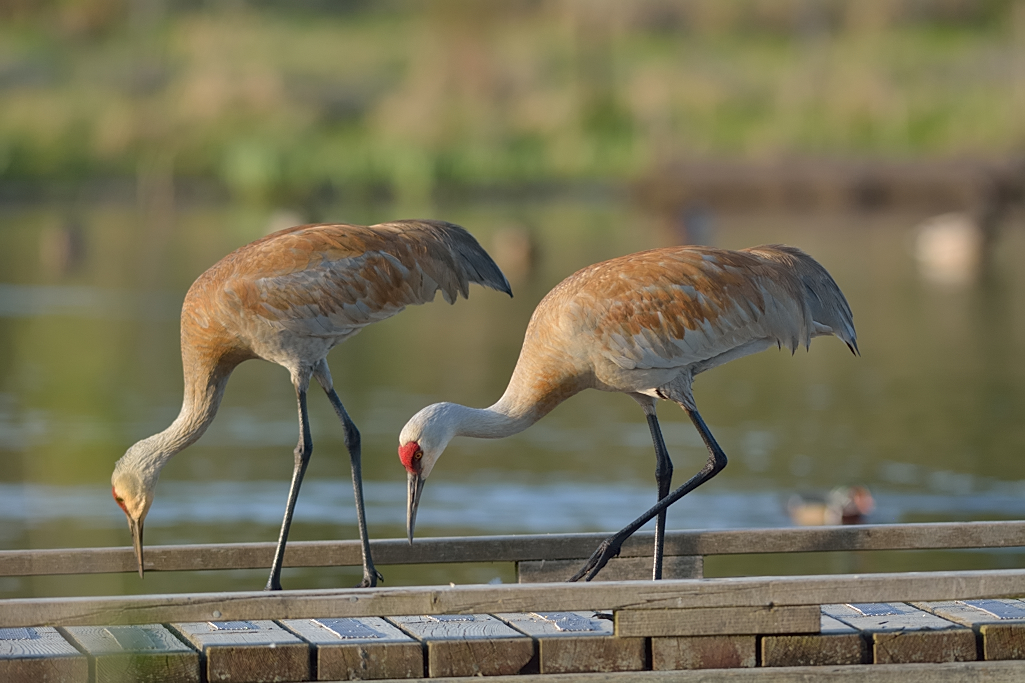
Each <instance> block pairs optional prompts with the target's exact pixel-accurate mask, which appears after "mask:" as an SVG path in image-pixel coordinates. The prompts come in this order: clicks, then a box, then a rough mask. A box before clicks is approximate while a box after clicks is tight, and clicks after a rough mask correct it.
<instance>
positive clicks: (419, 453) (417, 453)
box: [413, 451, 424, 460]
mask: <svg viewBox="0 0 1025 683" xmlns="http://www.w3.org/2000/svg"><path fill="white" fill-rule="evenodd" d="M413 457H414V458H416V459H417V460H419V459H420V458H422V457H424V452H423V451H417V452H416V455H414V456H413Z"/></svg>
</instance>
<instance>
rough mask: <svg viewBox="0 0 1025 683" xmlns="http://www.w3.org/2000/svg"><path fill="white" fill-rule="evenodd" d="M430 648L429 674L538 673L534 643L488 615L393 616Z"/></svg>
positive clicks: (428, 658) (400, 624) (438, 675)
mask: <svg viewBox="0 0 1025 683" xmlns="http://www.w3.org/2000/svg"><path fill="white" fill-rule="evenodd" d="M389 621H391V622H392V623H393V624H395V625H396V626H398V627H399V628H401V629H403V630H404V631H406V632H407V633H409V634H410V635H412V636H413V637H414V638H417V639H418V640H420V641H421V642H422V643H423V644H424V646H425V647H426V649H427V675H428V676H430V677H431V678H439V677H449V676H501V675H509V674H519V673H536V672H537V657H536V652H535V650H534V641H533V640H531V639H530V638H528V637H527V636H525V635H524V634H522V633H520V632H519V631H517V630H515V629H513V628H511V627H510V626H509V625H508V624H506V623H504V622H502V621H501V620H499V619H496V618H495V617H493V616H490V615H487V614H463V615H438V616H418V617H390V618H389Z"/></svg>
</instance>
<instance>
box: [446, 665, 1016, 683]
mask: <svg viewBox="0 0 1025 683" xmlns="http://www.w3.org/2000/svg"><path fill="white" fill-rule="evenodd" d="M1023 676H1025V663H1022V662H956V663H948V664H879V665H875V666H861V665H857V666H796V667H790V666H788V667H772V668H753V669H699V670H692V671H620V672H614V673H584V674H540V675H526V676H496V677H494V678H490V679H488V683H699V682H700V683H713V682H715V683H718V682H719V681H723V682H725V683H732V682H734V681H740V683H748V682H750V683H820V682H821V681H825V682H826V683H937V682H938V681H942V683H978V682H979V681H986V683H1020V682H1021V681H1022V680H1023ZM446 683H480V678H476V677H473V678H471V677H464V678H451V679H448V680H447V681H446Z"/></svg>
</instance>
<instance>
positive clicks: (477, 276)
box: [374, 220, 512, 303]
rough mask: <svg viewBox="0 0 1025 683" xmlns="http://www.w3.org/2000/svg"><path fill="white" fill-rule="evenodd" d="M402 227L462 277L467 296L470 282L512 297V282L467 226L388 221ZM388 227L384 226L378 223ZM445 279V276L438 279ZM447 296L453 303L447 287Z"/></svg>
mask: <svg viewBox="0 0 1025 683" xmlns="http://www.w3.org/2000/svg"><path fill="white" fill-rule="evenodd" d="M385 225H387V226H394V227H397V228H400V229H401V230H402V232H403V233H406V234H407V235H410V236H411V237H412V236H413V235H415V237H413V239H415V240H416V241H417V242H418V243H419V246H420V247H421V248H423V249H425V250H426V252H427V254H428V256H429V257H430V260H433V261H434V262H436V263H439V264H444V265H445V266H447V269H448V270H449V272H450V274H454V275H456V276H457V277H458V287H459V292H460V293H461V294H462V295H463V296H464V297H466V296H467V295H468V294H469V285H470V283H476V284H479V285H483V286H484V287H490V288H491V289H494V290H497V291H499V292H505V293H506V294H508V295H509V296H512V288H511V287H510V286H509V281H508V280H507V279H506V278H505V275H504V274H502V271H501V269H500V268H499V267H498V265H497V264H496V263H495V262H494V260H492V258H491V256H490V255H489V254H488V252H486V251H484V247H482V246H481V245H480V243H479V242H477V240H476V239H475V238H474V236H473V235H471V234H470V233H469V232H467V231H466V230H465V229H464V228H462V227H460V226H458V225H455V224H454V223H448V222H446V221H437V220H402V221H393V222H391V223H387V224H385ZM374 227H384V226H374ZM437 279H438V280H439V281H441V278H440V277H439V278H437ZM442 292H443V294H444V295H445V299H446V300H448V301H449V303H452V299H451V298H450V293H449V292H448V291H447V290H446V289H445V288H443V289H442Z"/></svg>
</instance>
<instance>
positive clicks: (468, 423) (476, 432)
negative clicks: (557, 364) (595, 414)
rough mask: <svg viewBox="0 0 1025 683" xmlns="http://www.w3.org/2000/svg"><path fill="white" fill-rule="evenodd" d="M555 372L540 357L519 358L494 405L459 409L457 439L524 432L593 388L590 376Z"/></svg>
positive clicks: (566, 367) (566, 368)
mask: <svg viewBox="0 0 1025 683" xmlns="http://www.w3.org/2000/svg"><path fill="white" fill-rule="evenodd" d="M560 369H561V370H562V371H561V372H555V371H554V369H553V366H552V365H548V364H546V363H545V359H544V358H542V357H540V356H532V357H530V358H527V357H524V356H523V355H521V356H520V360H519V362H518V363H517V364H516V369H515V370H513V375H512V377H511V378H510V379H509V386H507V387H506V389H505V393H504V394H502V397H501V398H500V399H498V401H497V402H495V403H494V405H492V406H490V407H488V408H483V409H476V408H467V407H466V406H458V408H457V409H456V410H455V412H454V415H453V419H454V421H455V424H456V431H455V435H456V436H472V437H477V438H483V439H499V438H502V437H506V436H511V435H513V434H517V433H519V432H522V431H523V430H524V429H526V428H527V427H529V426H530V425H532V424H534V423H535V422H537V421H538V420H540V419H541V418H542V417H544V416H545V415H547V414H548V413H549V412H551V410H552V409H553V408H555V406H557V405H559V404H560V403H562V402H563V401H565V400H566V399H567V398H569V397H570V396H572V395H573V394H575V393H577V392H579V391H581V390H582V389H584V388H586V387H587V386H590V384H589V383H588V381H587V377H588V376H587V375H585V374H582V373H580V372H579V371H578V370H577V369H576V368H575V367H573V366H570V365H568V364H567V365H563V366H561V368H560Z"/></svg>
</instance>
